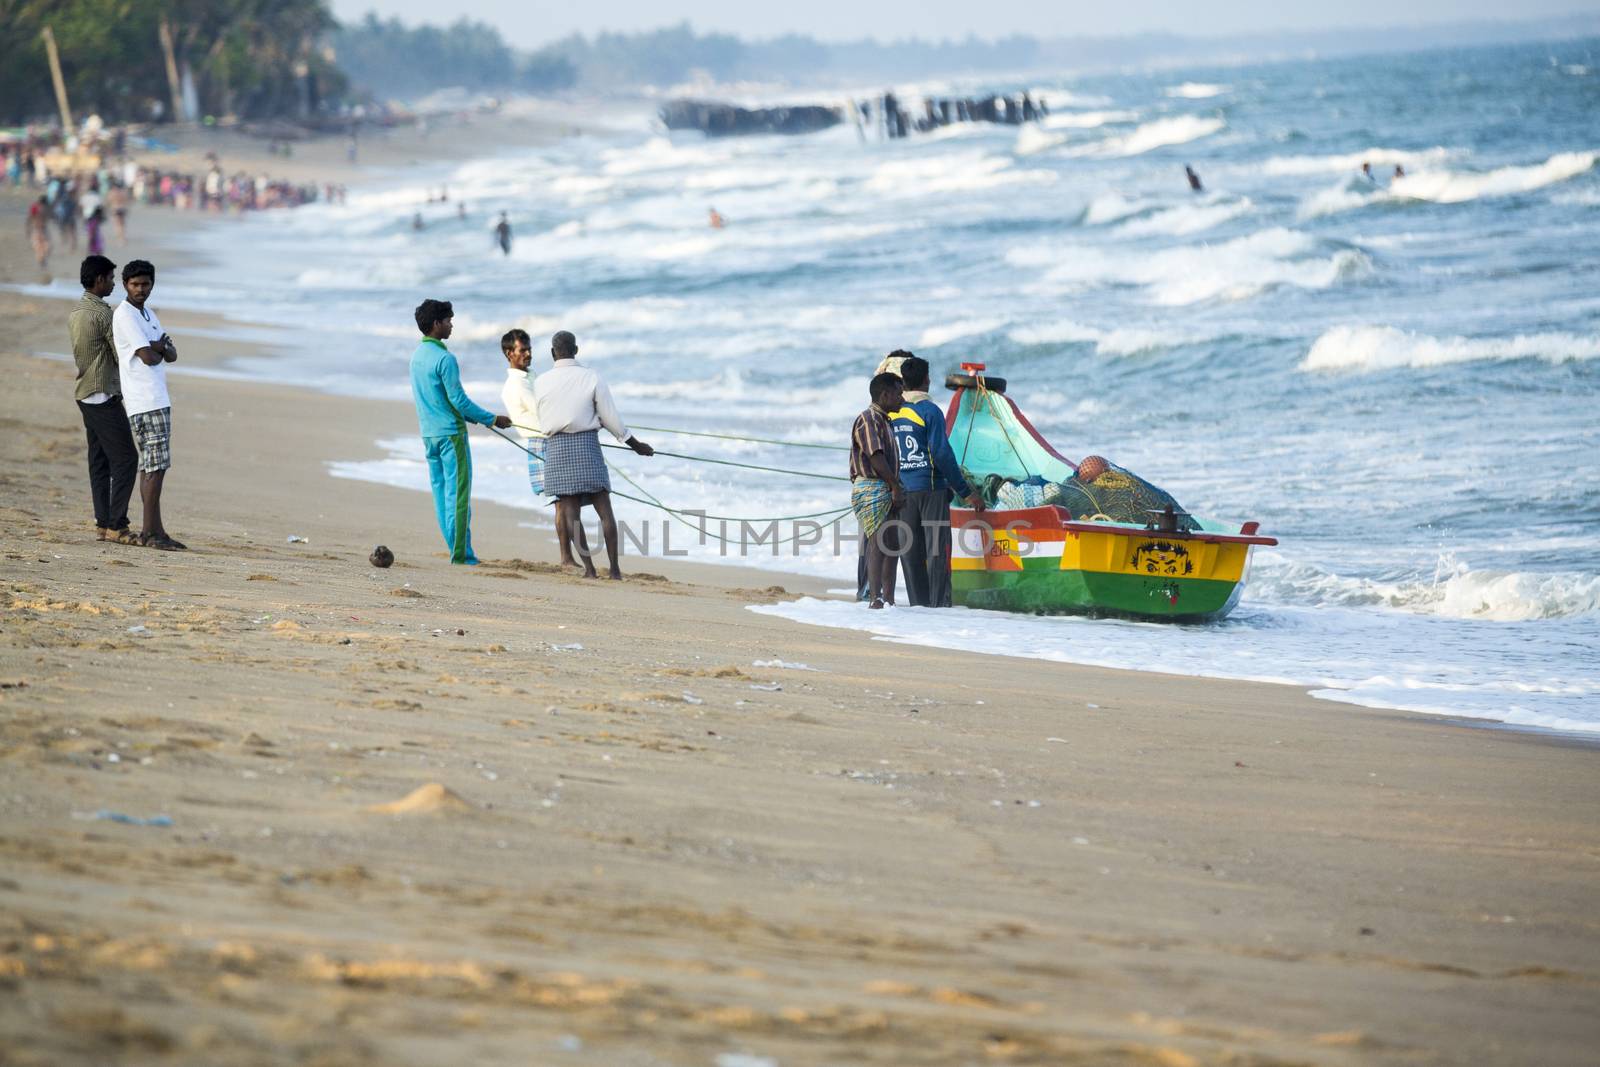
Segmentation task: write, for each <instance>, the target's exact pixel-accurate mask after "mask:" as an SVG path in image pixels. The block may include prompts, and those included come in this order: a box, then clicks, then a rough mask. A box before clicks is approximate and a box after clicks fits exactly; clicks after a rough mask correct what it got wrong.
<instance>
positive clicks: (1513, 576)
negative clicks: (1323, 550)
mask: <svg viewBox="0 0 1600 1067" xmlns="http://www.w3.org/2000/svg"><path fill="white" fill-rule="evenodd" d="M1250 592H1251V597H1252V599H1259V600H1263V601H1266V602H1269V603H1279V604H1295V605H1300V606H1308V607H1315V606H1339V607H1347V608H1356V607H1385V608H1393V609H1396V610H1400V611H1409V612H1413V613H1415V614H1422V615H1437V616H1440V617H1442V618H1448V619H1479V620H1483V621H1486V622H1527V621H1531V620H1534V619H1562V618H1570V617H1573V616H1578V615H1588V614H1590V613H1593V612H1600V575H1597V574H1582V573H1576V572H1563V573H1541V572H1530V571H1492V570H1484V571H1475V570H1471V569H1469V568H1467V567H1465V566H1462V565H1457V566H1455V567H1454V569H1453V570H1447V571H1446V572H1445V573H1440V574H1435V575H1431V576H1427V577H1421V578H1415V579H1407V580H1395V581H1381V580H1378V579H1372V578H1352V577H1347V576H1344V575H1339V574H1334V573H1332V572H1330V571H1326V570H1323V569H1322V568H1320V567H1317V566H1314V565H1312V564H1307V563H1290V562H1287V561H1284V560H1283V559H1282V558H1281V557H1277V556H1274V555H1272V554H1267V553H1263V554H1262V556H1261V557H1260V559H1259V560H1258V562H1257V563H1256V565H1255V567H1254V568H1253V570H1252V572H1251V577H1250Z"/></svg>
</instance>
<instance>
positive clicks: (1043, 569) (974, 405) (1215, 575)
mask: <svg viewBox="0 0 1600 1067" xmlns="http://www.w3.org/2000/svg"><path fill="white" fill-rule="evenodd" d="M961 367H962V370H963V371H964V372H965V373H963V374H959V375H951V376H950V377H949V378H947V379H946V382H945V384H946V385H947V386H948V387H949V388H951V389H952V390H954V393H955V395H954V396H953V397H952V398H951V401H950V406H949V409H948V410H947V411H946V413H945V427H946V429H947V430H948V431H949V436H950V445H951V447H952V448H953V449H954V450H955V454H956V458H957V459H958V460H959V461H960V463H961V465H962V467H963V469H965V470H966V471H967V472H968V473H969V474H971V475H972V476H974V477H976V478H978V479H983V478H986V477H988V476H990V475H999V476H1000V477H1001V478H1003V479H1006V480H1007V481H1009V482H1014V483H1021V482H1028V481H1030V480H1031V481H1032V482H1034V483H1039V482H1040V481H1041V480H1042V481H1043V482H1044V483H1046V484H1048V483H1052V482H1054V483H1058V484H1065V483H1067V482H1068V480H1069V479H1074V478H1077V476H1078V467H1079V465H1078V463H1075V462H1073V461H1072V460H1070V459H1068V458H1066V457H1065V456H1063V455H1062V454H1061V453H1060V452H1057V451H1056V450H1055V448H1054V447H1052V446H1051V444H1050V442H1048V441H1046V440H1045V439H1044V436H1043V435H1042V434H1040V433H1039V431H1038V430H1036V429H1035V428H1034V426H1033V424H1032V423H1031V422H1029V421H1028V419H1027V416H1025V415H1024V414H1023V413H1022V411H1021V409H1020V408H1018V407H1017V405H1016V403H1015V402H1014V401H1013V400H1012V399H1011V398H1010V397H1009V396H1007V395H1006V394H1005V387H1006V383H1005V381H1004V379H1000V378H993V377H986V376H985V374H984V370H985V367H984V365H983V364H981V363H963V364H962V365H961ZM1119 517H1120V518H1126V516H1119ZM1146 518H1147V521H1144V522H1129V521H1115V520H1113V519H1110V518H1108V517H1106V516H1105V515H1103V514H1079V515H1074V514H1072V512H1071V510H1070V509H1069V508H1067V507H1062V506H1060V505H1058V504H1053V503H1044V504H1039V505H1038V506H1030V507H1005V506H999V507H995V508H992V509H989V510H986V511H983V512H978V511H973V510H968V509H965V508H953V509H952V510H951V513H950V521H951V526H952V528H953V534H954V536H953V541H954V546H953V550H952V552H951V559H950V584H951V596H952V600H953V602H954V603H955V604H957V605H960V606H964V607H970V608H987V609H991V610H995V611H1012V612H1026V613H1031V614H1052V615H1053V614H1070V615H1100V616H1115V617H1122V618H1133V619H1141V620H1148V621H1157V620H1160V621H1169V622H1210V621H1213V620H1216V619H1220V618H1222V617H1224V616H1226V615H1227V614H1228V612H1230V611H1232V610H1233V607H1234V605H1236V604H1237V603H1238V602H1239V597H1240V595H1241V594H1242V593H1243V592H1244V586H1245V580H1246V577H1247V576H1248V573H1249V566H1250V551H1251V549H1253V548H1254V547H1255V546H1256V545H1275V544H1277V543H1278V542H1277V539H1276V538H1272V537H1264V536H1262V535H1261V534H1260V533H1258V532H1257V531H1258V530H1259V529H1260V524H1259V523H1255V522H1246V523H1228V522H1218V521H1215V520H1209V519H1203V518H1200V517H1198V516H1191V515H1187V514H1185V513H1183V512H1181V511H1178V510H1176V509H1174V508H1173V507H1172V506H1171V505H1170V504H1169V505H1168V506H1166V507H1165V508H1163V509H1160V510H1159V511H1156V512H1155V513H1152V514H1150V515H1148V516H1147V517H1146Z"/></svg>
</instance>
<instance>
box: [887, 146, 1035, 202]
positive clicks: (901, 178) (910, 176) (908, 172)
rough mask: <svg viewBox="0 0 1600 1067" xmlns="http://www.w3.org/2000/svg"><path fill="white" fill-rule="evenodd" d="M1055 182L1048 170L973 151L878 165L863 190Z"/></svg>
mask: <svg viewBox="0 0 1600 1067" xmlns="http://www.w3.org/2000/svg"><path fill="white" fill-rule="evenodd" d="M1054 181H1056V175H1055V174H1054V173H1053V172H1051V171H1047V170H1028V169H1025V168H1018V167H1016V166H1014V165H1013V161H1012V160H1010V159H1008V158H1007V157H1005V156H998V155H990V154H988V153H985V152H981V151H972V152H960V153H948V154H944V155H939V156H934V157H931V158H911V159H896V160H892V161H890V162H887V163H880V164H878V166H877V168H876V169H874V170H873V172H872V176H871V177H870V178H868V179H867V181H866V188H867V189H868V190H870V191H872V192H875V193H883V194H888V195H895V196H925V195H927V194H929V193H954V192H976V191H979V190H983V189H998V188H1002V187H1004V186H1008V185H1048V184H1050V183H1052V182H1054Z"/></svg>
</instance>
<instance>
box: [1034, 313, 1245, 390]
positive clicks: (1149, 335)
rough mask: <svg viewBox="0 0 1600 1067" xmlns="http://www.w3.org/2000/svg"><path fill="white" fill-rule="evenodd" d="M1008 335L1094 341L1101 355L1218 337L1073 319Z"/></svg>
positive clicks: (1040, 342)
mask: <svg viewBox="0 0 1600 1067" xmlns="http://www.w3.org/2000/svg"><path fill="white" fill-rule="evenodd" d="M1009 336H1010V338H1011V340H1013V341H1015V342H1017V343H1018V344H1022V345H1047V344H1078V343H1092V344H1093V345H1094V350H1095V352H1096V353H1098V354H1099V355H1102V356H1133V355H1139V354H1140V353H1144V352H1156V351H1160V350H1161V349H1165V348H1176V347H1178V346H1179V345H1192V344H1204V343H1205V342H1207V341H1210V340H1213V339H1214V338H1215V335H1214V334H1210V333H1203V332H1190V333H1184V332H1181V331H1178V330H1158V329H1142V328H1139V327H1118V328H1115V329H1110V330H1104V329H1101V328H1099V327H1096V326H1088V325H1085V324H1083V323H1081V322H1074V321H1073V320H1071V319H1062V320H1060V321H1058V322H1049V323H1043V324H1041V325H1037V326H1020V327H1018V328H1017V329H1014V330H1012V331H1011V332H1010V334H1009ZM1036 399H1037V398H1036Z"/></svg>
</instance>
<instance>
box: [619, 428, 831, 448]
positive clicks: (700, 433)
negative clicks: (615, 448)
mask: <svg viewBox="0 0 1600 1067" xmlns="http://www.w3.org/2000/svg"><path fill="white" fill-rule="evenodd" d="M635 429H639V430H649V431H650V432H651V433H680V434H683V435H684V436H686V437H715V438H717V439H718V440H720V441H752V442H754V443H755V444H758V445H784V446H786V447H788V448H825V449H828V450H829V451H831V452H848V451H850V446H849V445H818V444H810V443H808V442H805V441H779V440H777V439H775V438H771V437H742V436H740V435H739V434H733V433H707V432H706V431H704V430H671V429H668V428H667V427H665V426H636V427H635Z"/></svg>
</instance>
